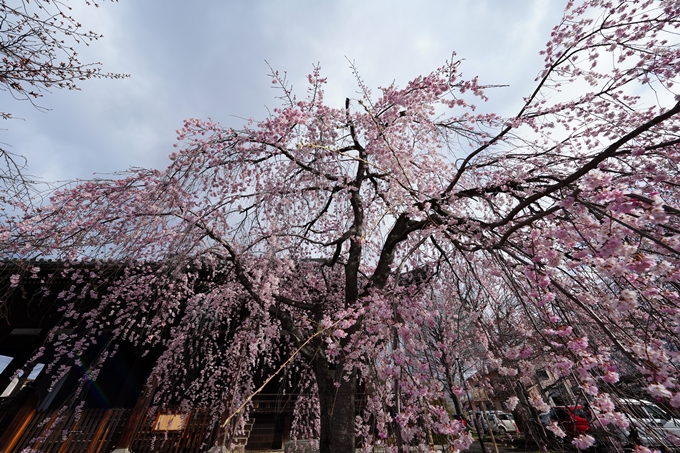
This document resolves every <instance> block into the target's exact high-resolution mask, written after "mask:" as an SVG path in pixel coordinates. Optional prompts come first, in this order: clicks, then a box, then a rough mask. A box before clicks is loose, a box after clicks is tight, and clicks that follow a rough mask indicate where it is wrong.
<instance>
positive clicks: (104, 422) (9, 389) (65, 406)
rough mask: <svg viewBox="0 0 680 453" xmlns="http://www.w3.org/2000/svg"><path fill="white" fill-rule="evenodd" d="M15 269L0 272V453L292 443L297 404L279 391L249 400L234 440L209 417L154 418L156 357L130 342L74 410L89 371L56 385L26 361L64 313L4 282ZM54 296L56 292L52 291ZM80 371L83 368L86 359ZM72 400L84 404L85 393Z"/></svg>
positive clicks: (24, 285) (28, 288)
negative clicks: (78, 390) (0, 359)
mask: <svg viewBox="0 0 680 453" xmlns="http://www.w3.org/2000/svg"><path fill="white" fill-rule="evenodd" d="M17 266H21V263H9V264H8V263H4V264H2V265H0V294H3V297H4V299H2V298H0V299H2V302H1V303H0V356H4V360H3V362H0V363H3V364H5V365H6V366H5V367H4V369H1V370H0V394H2V396H0V453H19V452H27V451H39V452H50V453H67V452H81V453H110V452H112V451H114V452H117V453H122V452H134V453H145V452H161V453H165V452H168V453H170V452H186V453H189V452H208V451H210V452H227V451H229V450H228V449H227V448H228V446H229V445H230V443H231V442H232V441H233V442H235V443H236V444H237V448H236V451H275V450H281V449H282V448H283V446H284V445H285V443H286V442H287V440H288V439H289V435H290V425H291V420H292V416H293V404H294V398H295V396H294V395H285V396H284V395H281V394H279V393H277V389H276V386H275V385H274V386H272V388H271V389H270V388H266V389H265V392H263V394H260V395H258V396H257V397H256V398H255V399H254V400H253V406H254V411H253V412H252V413H251V420H250V421H249V422H248V425H247V428H246V433H245V435H244V436H242V437H240V438H237V439H225V432H224V431H222V430H220V429H219V427H218V426H216V425H217V423H215V422H214V421H211V417H210V415H209V411H208V410H207V409H196V410H192V411H191V412H189V413H179V412H173V411H172V410H163V411H155V410H153V408H151V407H150V404H151V401H152V397H153V392H154V388H152V386H149V385H148V384H147V380H148V376H149V374H150V372H151V369H152V366H153V364H154V362H155V359H156V358H157V357H158V355H159V354H160V352H161V351H160V350H159V351H156V354H154V353H153V352H152V353H151V354H147V355H146V356H142V354H141V353H140V351H139V350H138V349H136V348H135V346H133V345H132V344H125V343H122V344H119V348H118V352H117V353H116V354H115V355H113V356H112V357H110V358H108V359H107V361H106V362H105V363H104V365H103V367H102V368H101V371H100V373H99V375H98V377H97V379H96V380H95V381H93V382H91V383H90V384H89V386H88V387H87V388H86V390H85V393H86V395H85V397H84V404H77V403H74V398H75V397H76V395H75V392H74V389H75V388H76V387H77V382H78V381H79V379H80V378H81V377H82V376H83V375H84V374H85V373H88V370H87V369H86V368H87V367H86V366H82V365H72V366H71V368H70V371H69V372H68V374H67V375H66V376H65V377H64V378H62V379H61V380H60V381H58V382H57V383H56V384H55V385H52V384H53V382H52V381H53V379H52V376H51V375H50V374H49V373H47V372H46V371H44V370H42V369H41V368H43V367H42V365H41V364H39V363H37V364H36V363H30V362H29V360H30V359H31V357H33V355H34V354H35V351H36V350H37V349H38V348H39V347H41V346H44V345H45V340H46V337H47V333H48V332H49V330H50V329H52V328H53V327H55V326H57V325H58V324H59V322H60V319H61V314H60V312H59V311H58V308H59V303H58V301H57V298H56V296H52V297H45V295H44V294H42V295H40V297H38V295H39V294H40V291H39V290H38V288H37V283H31V279H22V282H20V283H19V284H18V285H17V284H16V282H13V283H11V282H10V276H12V275H16V272H17V269H16V267H17ZM50 266H51V267H53V268H54V267H55V266H56V267H58V266H59V264H58V263H42V264H41V266H40V267H41V269H43V270H41V272H46V271H45V270H44V269H45V267H50ZM52 272H53V273H54V269H52ZM51 284H52V285H59V284H60V283H59V282H58V280H55V282H54V283H51ZM63 284H65V283H63ZM58 292H59V291H58V288H54V289H53V290H52V291H51V293H52V294H57V293H58ZM46 346H47V347H46V351H47V352H46V353H45V355H43V356H42V357H41V358H40V359H39V360H40V361H41V362H44V363H45V364H46V363H50V362H51V361H53V360H54V356H53V354H52V355H51V353H50V352H49V345H46ZM89 360H91V358H89ZM80 363H81V364H82V363H88V358H87V357H82V358H81V361H80ZM0 368H2V367H1V366H0ZM46 368H47V367H45V369H46ZM78 398H79V400H81V401H83V399H82V398H83V395H82V393H80V395H79V396H78Z"/></svg>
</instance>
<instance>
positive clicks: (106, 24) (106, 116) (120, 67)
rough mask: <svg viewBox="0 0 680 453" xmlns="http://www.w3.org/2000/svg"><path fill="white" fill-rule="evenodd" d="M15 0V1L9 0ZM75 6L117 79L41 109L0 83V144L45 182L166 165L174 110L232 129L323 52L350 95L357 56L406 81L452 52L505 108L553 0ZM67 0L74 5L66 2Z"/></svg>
mask: <svg viewBox="0 0 680 453" xmlns="http://www.w3.org/2000/svg"><path fill="white" fill-rule="evenodd" d="M17 1H18V0H17ZM67 3H68V4H73V5H72V6H74V10H73V16H74V17H76V18H77V19H78V20H79V21H81V22H82V24H83V26H84V28H86V29H92V30H95V31H97V32H100V33H102V34H103V35H104V38H102V39H101V40H100V41H98V42H96V43H94V44H93V45H92V46H90V47H89V48H85V49H80V55H81V61H100V62H101V63H102V64H103V68H104V70H106V71H110V72H119V73H126V74H130V76H131V77H130V78H128V79H124V80H106V79H104V80H90V81H86V82H83V83H82V84H81V88H82V90H81V91H62V92H59V91H55V92H52V93H46V94H45V97H43V98H41V99H40V100H39V101H38V103H39V104H40V105H41V106H43V107H46V108H48V109H50V111H48V112H47V113H43V112H40V111H37V110H36V109H34V108H32V107H31V106H30V105H29V104H28V103H26V102H23V103H21V102H17V101H14V100H12V99H11V98H10V97H9V96H8V95H7V93H0V96H2V97H4V98H3V101H2V102H3V108H2V109H1V110H3V111H10V112H12V113H13V114H14V115H15V116H18V117H20V118H22V119H21V120H11V121H6V122H4V123H3V124H2V125H1V127H2V128H3V130H1V131H0V141H1V142H3V143H5V144H6V146H7V145H9V149H10V150H11V151H13V152H14V153H16V154H21V155H24V156H26V158H27V159H28V163H29V173H30V174H32V175H36V176H39V177H41V178H42V179H43V180H45V181H55V180H67V179H74V178H91V177H92V176H93V174H94V173H95V172H97V173H111V172H115V171H120V170H125V169H127V168H129V167H132V166H141V167H156V168H162V167H165V166H166V164H167V160H166V156H167V155H168V154H169V153H171V152H172V151H173V149H172V145H173V143H174V142H175V130H176V129H178V128H179V127H180V126H181V125H182V121H183V119H184V118H202V119H208V118H210V119H212V120H213V121H219V122H220V123H222V124H223V125H227V126H235V127H238V126H239V125H240V124H242V123H243V122H244V120H243V118H249V117H252V118H255V119H259V118H262V117H264V116H265V115H267V107H270V108H271V107H276V106H277V105H278V100H277V99H276V96H277V92H276V90H274V89H272V84H271V78H270V77H268V75H267V74H268V73H269V67H268V66H267V62H268V63H269V65H271V66H272V67H273V68H274V69H276V70H279V71H280V72H284V71H286V72H287V74H288V77H289V80H290V81H292V83H293V86H294V88H296V89H297V90H298V92H299V93H300V94H304V89H305V85H304V80H305V77H306V75H307V74H308V73H309V72H311V69H312V65H313V64H315V63H319V64H320V65H321V67H322V73H323V75H324V76H326V77H328V79H329V83H328V88H327V96H326V98H327V101H328V102H329V103H331V104H333V105H337V106H338V107H339V106H342V105H343V100H344V98H345V97H350V98H352V97H355V98H356V97H358V95H357V88H356V83H355V81H354V79H353V75H352V72H351V70H350V68H349V62H348V59H349V60H351V61H353V62H354V63H355V65H356V67H357V68H358V70H359V72H360V74H361V76H362V78H363V79H364V80H365V81H366V83H367V84H368V85H369V86H370V87H372V88H377V87H379V86H386V85H388V84H390V83H391V82H393V81H394V82H396V83H397V84H398V85H401V86H403V85H405V84H406V82H408V80H410V79H412V78H414V77H416V76H418V75H419V74H424V73H428V72H430V71H431V70H433V69H435V68H437V67H439V66H441V65H442V64H443V63H444V61H445V60H447V59H450V58H451V54H452V52H454V51H455V52H456V53H457V58H463V59H465V62H464V63H463V66H462V71H463V73H464V75H466V76H470V77H471V76H473V75H479V76H480V80H481V81H482V82H483V83H486V84H508V85H509V87H507V88H498V89H495V90H493V91H492V92H490V93H489V94H490V96H491V97H492V101H491V102H490V103H489V105H488V106H487V108H490V109H494V110H495V111H498V112H500V113H501V114H505V115H510V114H512V112H513V111H514V110H515V109H516V108H517V106H518V104H519V103H520V102H521V99H522V97H523V96H526V95H527V94H528V93H529V91H530V90H531V88H532V86H533V81H534V78H535V77H536V75H537V74H538V72H539V70H540V69H541V64H542V59H541V57H540V56H539V55H538V52H539V50H541V48H542V46H543V45H544V44H545V43H546V42H547V40H548V37H549V33H550V30H551V28H552V27H553V26H554V25H555V24H557V23H558V21H559V19H560V17H561V12H562V7H563V2H560V1H555V0H553V1H546V0H512V1H507V0H421V1H418V2H414V1H406V0H393V1H390V0H379V1H378V0H285V1H283V0H278V1H275V0H199V1H197V2H187V1H184V0H141V1H140V0H120V2H119V3H108V2H107V3H104V1H103V0H102V2H101V7H100V8H94V7H85V6H84V5H81V3H82V4H84V3H85V2H84V0H83V1H78V0H72V1H71V2H67ZM76 3H78V4H77V5H76Z"/></svg>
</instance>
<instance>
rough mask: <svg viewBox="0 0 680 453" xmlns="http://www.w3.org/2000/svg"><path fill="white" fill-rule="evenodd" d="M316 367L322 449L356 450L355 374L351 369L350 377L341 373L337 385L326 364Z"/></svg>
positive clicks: (351, 452) (332, 451)
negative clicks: (344, 376) (346, 379)
mask: <svg viewBox="0 0 680 453" xmlns="http://www.w3.org/2000/svg"><path fill="white" fill-rule="evenodd" d="M314 368H315V370H314V371H315V373H314V374H315V376H316V382H317V385H318V387H319V406H320V416H321V420H320V422H321V423H320V425H321V426H320V429H321V432H320V436H319V453H354V416H355V413H354V401H355V398H356V375H355V373H352V375H351V378H350V379H349V381H345V380H344V379H342V378H340V377H338V378H337V379H338V381H339V385H337V386H336V381H335V379H334V377H333V373H332V372H331V371H330V370H329V369H328V367H327V366H326V365H325V364H320V365H317V366H315V367H314ZM339 372H340V371H338V373H339Z"/></svg>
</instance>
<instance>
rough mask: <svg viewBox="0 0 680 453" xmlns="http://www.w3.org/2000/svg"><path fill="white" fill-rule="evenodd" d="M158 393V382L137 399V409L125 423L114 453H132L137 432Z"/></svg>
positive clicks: (135, 408) (134, 409)
mask: <svg viewBox="0 0 680 453" xmlns="http://www.w3.org/2000/svg"><path fill="white" fill-rule="evenodd" d="M155 392H156V381H155V380H154V382H153V383H152V384H151V385H150V386H149V387H147V388H146V391H144V392H142V393H141V394H140V395H139V398H138V399H137V403H136V404H135V407H134V408H133V409H132V412H131V413H130V416H129V417H128V419H127V421H126V422H125V426H124V427H123V432H122V433H121V435H120V438H119V439H118V443H117V444H116V448H115V450H113V453H128V452H129V451H130V446H131V445H132V442H133V441H134V440H135V436H136V435H137V431H138V430H139V427H140V426H141V425H142V422H143V421H144V417H146V414H147V412H148V410H149V405H150V404H151V400H152V399H153V395H154V393H155Z"/></svg>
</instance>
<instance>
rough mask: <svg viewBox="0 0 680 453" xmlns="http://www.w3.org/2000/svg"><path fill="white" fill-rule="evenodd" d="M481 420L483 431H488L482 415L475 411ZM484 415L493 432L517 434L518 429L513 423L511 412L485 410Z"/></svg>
mask: <svg viewBox="0 0 680 453" xmlns="http://www.w3.org/2000/svg"><path fill="white" fill-rule="evenodd" d="M475 416H476V417H478V419H479V420H481V422H482V427H483V428H484V431H488V426H487V423H486V420H485V419H484V416H483V415H482V413H481V412H477V413H475ZM486 416H487V417H488V418H489V425H491V429H492V430H493V432H495V433H505V434H519V429H518V428H517V424H516V423H515V419H514V418H513V416H512V414H508V413H506V412H501V411H487V413H486Z"/></svg>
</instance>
